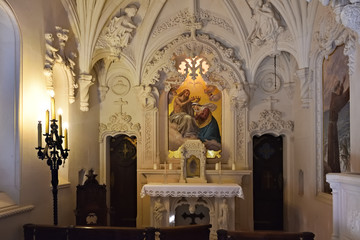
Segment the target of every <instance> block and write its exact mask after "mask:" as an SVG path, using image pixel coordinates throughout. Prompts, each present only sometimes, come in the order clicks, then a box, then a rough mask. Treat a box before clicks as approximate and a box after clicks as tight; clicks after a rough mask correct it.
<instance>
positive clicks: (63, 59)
mask: <svg viewBox="0 0 360 240" xmlns="http://www.w3.org/2000/svg"><path fill="white" fill-rule="evenodd" d="M55 29H56V36H57V38H58V45H59V49H57V48H56V47H54V46H53V45H54V44H53V43H54V38H53V35H52V34H51V33H45V49H46V52H45V65H44V75H45V76H46V78H47V83H46V86H47V89H48V90H54V81H53V68H54V65H55V64H60V65H61V66H62V67H63V69H64V71H65V75H66V76H65V78H64V79H66V80H67V81H68V82H67V83H66V84H67V86H68V98H69V102H70V103H73V102H75V89H76V88H78V84H77V83H76V81H75V72H74V67H75V62H74V60H73V58H75V57H76V54H75V53H73V52H71V53H70V54H71V57H68V56H67V55H66V54H65V45H66V42H67V40H68V34H69V30H67V29H63V28H61V27H59V26H56V27H55Z"/></svg>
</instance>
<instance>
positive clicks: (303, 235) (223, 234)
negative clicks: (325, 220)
mask: <svg viewBox="0 0 360 240" xmlns="http://www.w3.org/2000/svg"><path fill="white" fill-rule="evenodd" d="M217 236H218V240H314V238H315V234H314V233H312V232H298V233H296V232H281V231H227V230H224V229H219V230H217Z"/></svg>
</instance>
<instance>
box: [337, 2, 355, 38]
mask: <svg viewBox="0 0 360 240" xmlns="http://www.w3.org/2000/svg"><path fill="white" fill-rule="evenodd" d="M340 17H341V23H342V24H343V25H344V26H345V27H347V28H350V29H351V30H354V31H355V32H356V33H357V34H358V37H359V36H360V5H358V4H349V5H346V6H345V7H344V8H343V10H342V11H341V14H340ZM359 43H360V38H359Z"/></svg>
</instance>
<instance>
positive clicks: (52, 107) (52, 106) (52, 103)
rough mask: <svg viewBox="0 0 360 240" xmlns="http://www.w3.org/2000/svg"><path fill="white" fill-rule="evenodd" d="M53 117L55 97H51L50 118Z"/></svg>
mask: <svg viewBox="0 0 360 240" xmlns="http://www.w3.org/2000/svg"><path fill="white" fill-rule="evenodd" d="M53 119H55V98H54V97H51V120H53Z"/></svg>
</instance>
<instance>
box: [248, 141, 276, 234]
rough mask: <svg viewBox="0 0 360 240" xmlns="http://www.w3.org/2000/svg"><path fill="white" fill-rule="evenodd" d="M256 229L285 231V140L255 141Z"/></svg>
mask: <svg viewBox="0 0 360 240" xmlns="http://www.w3.org/2000/svg"><path fill="white" fill-rule="evenodd" d="M253 153H254V154H253V156H254V157H253V182H254V188H253V196H254V229H255V230H283V139H282V137H281V136H279V137H274V136H272V135H270V134H265V135H262V136H260V137H257V136H255V137H254V138H253Z"/></svg>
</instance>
